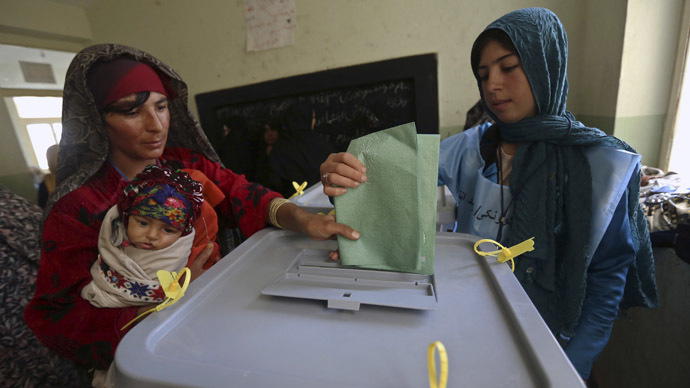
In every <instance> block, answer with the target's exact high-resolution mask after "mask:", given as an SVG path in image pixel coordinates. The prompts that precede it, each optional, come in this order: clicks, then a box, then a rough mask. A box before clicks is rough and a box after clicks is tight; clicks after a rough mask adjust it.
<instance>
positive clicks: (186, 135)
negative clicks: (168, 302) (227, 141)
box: [25, 44, 358, 369]
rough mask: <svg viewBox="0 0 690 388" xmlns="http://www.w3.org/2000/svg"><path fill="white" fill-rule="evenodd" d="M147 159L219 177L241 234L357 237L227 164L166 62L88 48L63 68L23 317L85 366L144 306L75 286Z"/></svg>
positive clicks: (231, 220) (225, 219)
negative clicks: (36, 265) (31, 291)
mask: <svg viewBox="0 0 690 388" xmlns="http://www.w3.org/2000/svg"><path fill="white" fill-rule="evenodd" d="M150 164H159V165H161V166H164V167H171V168H191V169H196V170H200V171H201V172H203V173H204V174H205V175H206V176H207V177H208V178H209V179H211V180H213V181H214V182H216V183H217V186H218V187H219V188H220V189H221V190H222V191H223V194H224V195H225V199H224V200H223V201H221V203H220V204H218V205H217V206H216V207H215V210H216V212H217V213H218V216H219V217H218V218H219V220H220V222H221V223H222V226H223V227H224V228H225V229H230V230H235V231H236V232H237V233H239V234H241V235H242V237H244V238H247V237H249V236H251V235H252V234H253V233H255V232H257V231H258V230H260V229H262V228H264V227H265V226H266V225H267V223H268V222H269V221H270V223H271V224H273V225H274V226H279V227H283V228H286V229H291V230H296V231H299V232H302V233H304V234H306V235H308V236H309V237H311V238H313V239H326V238H329V237H331V236H332V235H335V234H341V235H343V236H346V237H348V238H357V237H358V234H357V232H355V231H354V230H352V229H351V228H348V227H346V226H344V225H341V224H337V223H336V222H335V221H334V220H333V218H332V217H325V216H319V215H314V214H309V213H307V212H304V211H302V210H300V209H299V208H297V207H296V206H295V205H293V204H291V203H287V201H286V200H284V199H283V198H280V195H279V194H277V193H274V192H271V191H269V190H267V189H265V188H264V187H262V186H259V185H257V184H253V183H249V182H247V181H246V180H245V179H244V177H243V176H241V175H236V174H234V173H233V172H232V171H230V170H227V169H225V168H223V167H222V166H221V165H220V164H219V159H218V156H217V155H216V153H215V151H214V150H213V148H212V147H211V144H210V143H209V142H208V140H207V139H206V136H205V135H204V133H203V131H202V130H201V128H200V127H199V125H198V123H197V122H196V120H195V119H194V118H193V117H192V114H191V112H190V111H189V109H188V107H187V87H186V85H185V83H184V82H183V81H182V80H181V79H180V77H179V76H178V75H177V73H175V72H174V71H173V70H172V69H171V68H170V67H168V66H166V65H165V64H163V63H161V62H160V61H159V60H158V59H156V58H154V57H153V56H151V55H149V54H147V53H145V52H142V51H139V50H137V49H134V48H130V47H125V46H120V45H114V44H102V45H96V46H92V47H88V48H86V49H84V50H82V51H81V52H80V53H79V54H77V56H76V57H75V59H74V60H73V61H72V64H71V65H70V67H69V69H68V72H67V77H66V81H65V88H64V106H63V137H62V141H61V144H60V150H59V157H58V170H57V180H58V187H57V189H56V191H55V192H54V194H53V195H52V196H51V198H50V200H49V202H48V206H47V208H46V210H45V221H44V226H43V251H42V257H41V266H40V269H39V273H38V279H37V281H36V293H35V295H34V298H33V300H32V301H31V303H30V304H29V306H28V307H27V309H26V312H25V320H26V322H27V324H28V326H29V327H30V328H31V329H32V330H33V331H34V333H36V335H37V336H38V338H39V339H40V340H41V341H42V342H43V343H44V344H45V345H47V346H48V347H50V348H51V349H53V350H54V351H56V352H57V353H59V354H60V355H62V356H63V357H66V358H70V359H73V360H75V361H77V362H79V363H81V364H84V365H86V366H87V367H89V368H98V369H106V368H107V367H108V365H109V364H110V363H111V361H112V359H113V354H114V352H115V348H116V347H117V344H118V343H119V341H120V340H121V339H122V337H123V336H124V335H125V334H126V333H127V330H120V328H121V327H122V326H123V325H124V324H125V323H127V322H129V321H130V320H131V319H132V318H134V317H135V316H136V315H138V313H139V312H141V311H139V312H138V311H137V307H127V308H118V309H98V308H96V307H93V306H91V305H90V304H89V302H88V301H86V300H83V299H81V298H80V297H79V293H80V290H81V288H83V287H84V286H85V285H86V284H87V283H88V282H89V281H90V279H89V268H90V266H91V264H92V263H93V262H94V261H95V260H96V258H97V241H98V232H99V229H100V226H101V223H102V220H103V217H104V215H105V213H106V211H107V209H109V208H110V207H111V206H113V205H114V204H115V203H116V202H117V200H118V198H119V193H121V191H120V189H121V188H122V187H123V186H124V185H125V184H126V183H127V182H128V181H129V180H130V179H132V178H134V176H135V175H136V174H138V173H139V172H141V171H142V170H143V169H144V168H145V167H146V166H148V165H150ZM209 248H211V247H209ZM210 254H211V250H210V249H207V250H206V251H205V252H203V253H201V254H200V255H199V256H198V257H197V259H196V260H195V261H194V262H193V263H191V264H190V270H191V271H192V279H195V278H196V277H198V276H199V275H200V274H201V273H202V272H203V269H202V267H203V265H204V264H205V263H206V262H207V261H208V260H217V259H219V258H220V257H213V258H211V257H210ZM148 308H150V306H145V307H142V308H141V310H145V309H148Z"/></svg>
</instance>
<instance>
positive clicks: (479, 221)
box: [438, 123, 638, 378]
mask: <svg viewBox="0 0 690 388" xmlns="http://www.w3.org/2000/svg"><path fill="white" fill-rule="evenodd" d="M490 126H491V124H488V123H486V124H482V125H480V126H478V127H475V128H472V129H469V130H467V131H465V132H463V133H460V134H458V135H455V136H451V137H450V138H448V139H446V140H444V141H443V142H442V143H441V151H440V158H439V176H438V183H439V185H446V186H448V188H449V190H450V191H451V193H452V194H453V196H454V197H455V200H456V201H457V203H458V232H462V233H469V234H473V235H477V236H480V237H483V238H496V230H497V226H496V222H495V221H496V220H495V218H492V217H486V216H485V217H482V216H483V215H487V214H489V215H490V214H491V210H498V209H500V195H499V191H500V190H504V197H503V202H504V205H505V204H507V203H508V202H510V193H506V192H505V191H507V189H506V188H505V187H501V186H499V185H498V184H497V182H496V167H495V164H492V165H490V166H486V168H485V163H484V160H483V159H482V157H481V155H480V152H479V147H480V139H481V137H482V135H483V134H484V133H485V131H486V130H487V129H488V128H489V127H490ZM593 151H597V150H596V149H593ZM605 151H606V152H605V154H606V155H607V157H608V159H607V158H602V157H601V155H597V154H596V152H594V153H592V152H588V154H592V155H593V156H590V157H591V158H592V160H591V161H590V163H595V164H596V165H597V166H598V170H597V171H596V172H598V171H599V170H601V172H602V173H603V174H604V175H606V176H607V177H609V179H608V180H604V179H597V182H598V184H599V185H601V186H602V187H598V188H595V189H594V190H593V191H594V194H595V195H597V196H598V197H600V198H604V201H603V202H602V201H592V202H593V208H592V213H595V214H602V213H610V214H609V216H608V217H598V218H595V219H594V220H593V222H592V230H593V231H597V230H599V229H602V231H603V232H604V233H602V235H600V236H599V237H598V238H597V239H596V240H597V241H598V242H597V243H596V246H595V248H596V249H595V250H593V254H590V255H589V256H590V257H591V261H590V263H589V266H588V268H587V280H586V294H585V297H584V301H583V306H582V313H581V315H580V318H579V321H578V322H576V325H575V329H574V332H573V333H572V334H570V335H569V336H563V335H562V333H560V332H558V331H557V330H555V329H554V328H553V327H552V330H553V332H554V335H555V336H557V337H561V338H562V339H563V338H572V340H570V341H569V342H568V343H567V345H566V346H565V352H566V354H567V355H568V357H569V359H570V361H571V362H572V363H573V365H574V366H575V367H576V369H577V371H578V373H579V374H580V375H581V376H582V377H584V378H587V377H588V376H589V372H590V370H591V366H592V363H593V361H594V360H595V359H596V357H597V355H598V354H599V353H600V352H601V351H602V349H603V348H604V346H605V345H606V343H607V342H608V338H609V335H610V332H611V327H612V325H613V321H614V319H615V317H616V315H617V311H618V305H619V303H620V301H621V299H622V297H623V290H624V287H625V283H626V282H625V279H626V276H627V273H628V268H629V267H630V265H631V263H632V261H633V259H634V257H635V249H634V247H633V243H632V237H631V229H630V223H629V221H628V208H627V206H626V205H627V202H628V198H627V195H626V194H625V192H624V189H625V187H626V184H627V182H628V181H629V180H630V176H631V175H632V171H631V170H629V169H626V168H625V166H621V160H620V159H618V160H616V159H612V157H614V156H617V155H618V154H620V153H624V151H618V150H615V149H613V148H611V149H606V150H605ZM622 156H623V157H625V155H622ZM637 161H638V159H637V158H629V159H628V162H627V163H628V164H630V165H632V166H635V165H636V163H637ZM609 167H613V168H614V170H611V169H609ZM616 167H617V168H618V172H617V171H615V168H616ZM595 176H596V173H595ZM614 177H617V178H614ZM506 216H507V218H508V219H509V221H508V226H509V225H510V224H509V223H510V214H507V215H506ZM509 237H510V229H509V228H505V229H504V238H503V240H504V241H505V240H506V239H507V238H509ZM536 244H537V245H538V244H539V242H536ZM516 261H517V269H516V272H521V273H522V274H523V275H524V276H522V277H518V279H519V280H520V282H521V284H522V286H523V288H524V289H525V291H526V292H527V293H528V294H529V295H530V297H531V298H532V299H533V301H534V300H535V299H539V298H543V296H542V295H543V294H544V290H543V287H542V286H541V285H539V284H538V283H537V282H536V280H535V279H536V278H535V277H536V274H537V273H538V271H539V268H537V267H534V266H530V265H527V266H526V265H525V264H523V263H525V262H527V261H526V260H521V259H520V258H518V259H517V260H516ZM535 305H537V306H539V303H535ZM540 312H541V311H540Z"/></svg>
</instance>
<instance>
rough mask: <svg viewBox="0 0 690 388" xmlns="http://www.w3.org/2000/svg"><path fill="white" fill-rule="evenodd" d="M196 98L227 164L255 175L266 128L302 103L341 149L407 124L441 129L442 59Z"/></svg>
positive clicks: (353, 69) (384, 64)
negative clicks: (254, 160) (255, 158)
mask: <svg viewBox="0 0 690 388" xmlns="http://www.w3.org/2000/svg"><path fill="white" fill-rule="evenodd" d="M196 102H197V107H198V109H199V119H200V122H201V126H202V128H203V129H204V131H205V132H206V135H207V136H208V138H209V140H210V141H211V143H212V144H213V145H214V147H215V148H216V150H217V151H218V153H219V155H220V156H221V159H222V160H223V162H224V164H225V165H226V166H227V167H229V168H231V169H233V170H234V171H235V172H238V173H243V174H246V175H247V178H248V179H250V180H253V178H254V177H253V170H252V162H251V161H249V159H252V154H253V153H255V152H261V151H260V150H257V148H259V145H258V143H260V142H261V139H262V136H263V133H264V130H265V127H266V125H269V126H271V127H273V128H275V127H278V126H280V123H281V120H282V117H283V115H284V114H285V112H286V110H287V109H288V108H289V107H290V106H292V105H293V104H295V103H304V102H308V103H309V104H310V105H311V106H313V108H314V113H315V118H316V122H315V125H314V129H313V130H314V131H315V132H318V133H321V134H322V135H323V136H325V137H327V138H328V139H329V140H330V142H331V144H332V145H333V146H334V147H335V149H336V150H338V151H344V150H345V149H347V146H348V144H349V142H350V141H351V140H352V139H354V138H357V137H360V136H363V135H366V134H368V133H372V132H375V131H378V130H381V129H386V128H390V127H393V126H396V125H400V124H404V123H408V122H415V123H416V126H417V131H418V132H419V133H438V85H437V60H436V55H435V54H424V55H416V56H411V57H404V58H396V59H391V60H386V61H380V62H373V63H367V64H362V65H356V66H349V67H344V68H338V69H331V70H326V71H321V72H317V73H311V74H304V75H298V76H294V77H288V78H282V79H278V80H272V81H267V82H261V83H257V84H252V85H246V86H241V87H236V88H229V89H223V90H218V91H213V92H207V93H201V94H197V95H196ZM238 132H239V133H238Z"/></svg>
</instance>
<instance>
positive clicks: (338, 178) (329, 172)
mask: <svg viewBox="0 0 690 388" xmlns="http://www.w3.org/2000/svg"><path fill="white" fill-rule="evenodd" d="M320 171H321V183H323V192H324V194H326V195H328V196H329V197H337V196H339V195H342V194H345V193H346V192H347V188H348V187H350V188H355V187H359V185H360V183H363V182H366V180H367V176H366V175H365V174H366V172H367V169H366V167H364V164H362V162H360V161H359V160H358V159H357V158H355V157H354V155H352V154H348V153H347V152H340V153H337V154H330V155H328V158H327V159H326V161H325V162H323V163H322V164H321V169H320ZM334 186H335V187H334Z"/></svg>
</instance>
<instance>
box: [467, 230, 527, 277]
mask: <svg viewBox="0 0 690 388" xmlns="http://www.w3.org/2000/svg"><path fill="white" fill-rule="evenodd" d="M485 242H488V243H492V244H494V245H496V246H497V247H499V248H501V249H500V250H497V251H491V252H483V251H480V250H479V245H480V244H481V243H485ZM533 250H534V237H532V238H530V239H527V240H525V241H523V242H521V243H519V244H517V245H515V246H512V247H510V248H506V247H504V246H503V245H501V244H499V243H497V242H496V241H494V240H491V239H488V238H485V239H483V240H479V241H477V242H476V243H475V244H474V251H475V252H477V254H478V255H480V256H496V260H497V261H498V262H499V263H505V262H506V261H508V260H510V270H511V271H513V272H515V260H513V259H514V258H516V257H518V256H520V255H521V254H523V253H525V252H531V251H533Z"/></svg>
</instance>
